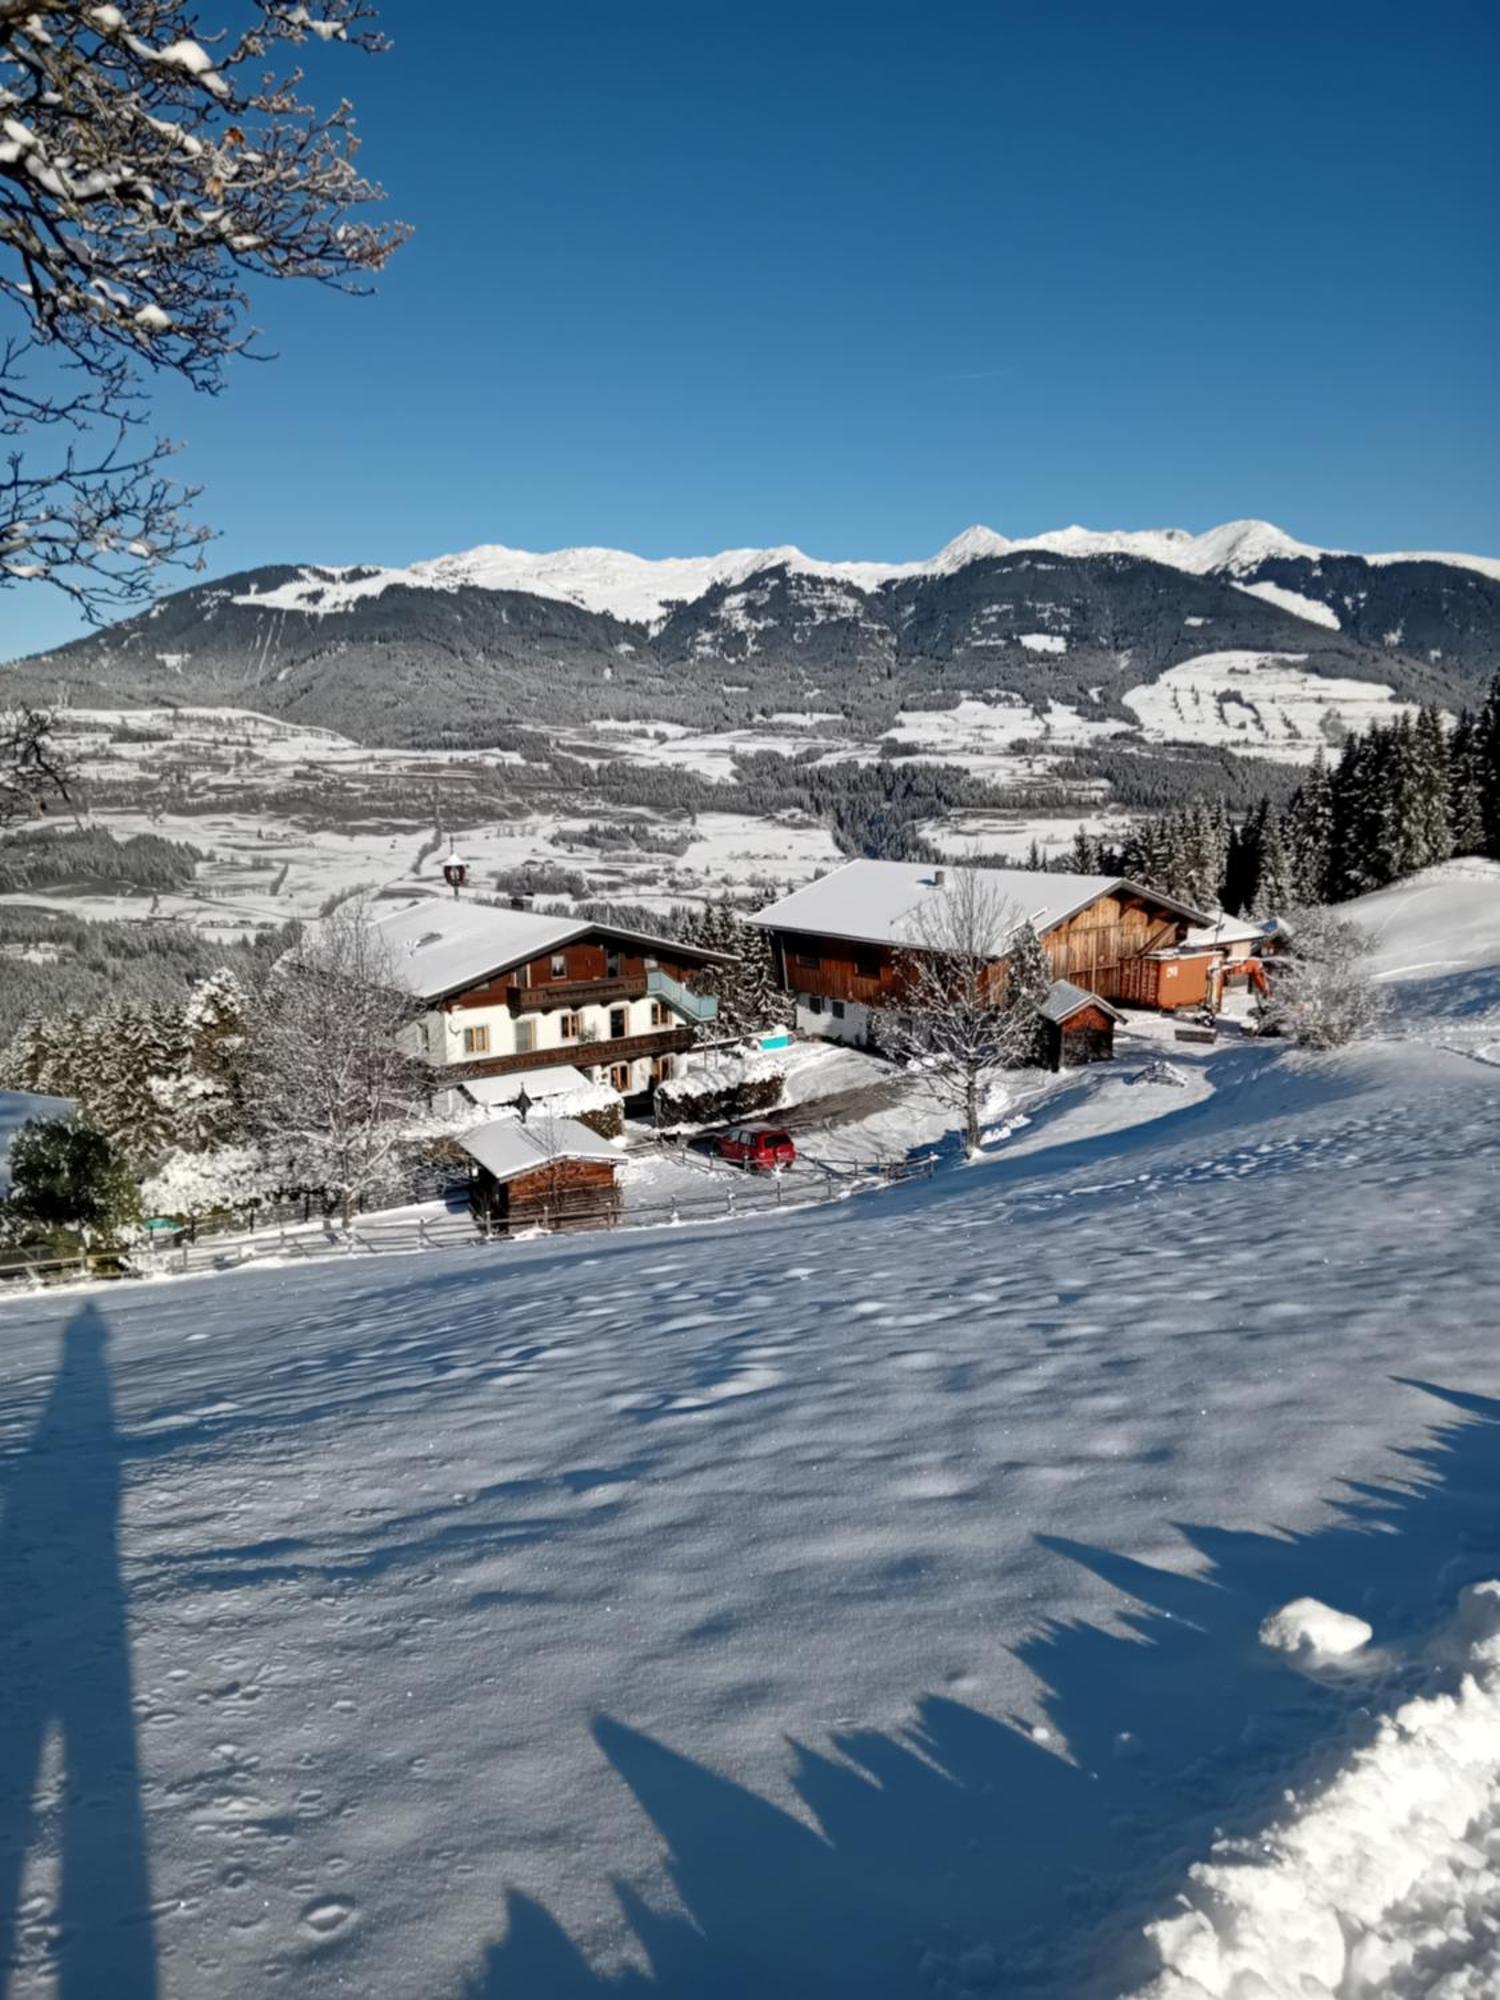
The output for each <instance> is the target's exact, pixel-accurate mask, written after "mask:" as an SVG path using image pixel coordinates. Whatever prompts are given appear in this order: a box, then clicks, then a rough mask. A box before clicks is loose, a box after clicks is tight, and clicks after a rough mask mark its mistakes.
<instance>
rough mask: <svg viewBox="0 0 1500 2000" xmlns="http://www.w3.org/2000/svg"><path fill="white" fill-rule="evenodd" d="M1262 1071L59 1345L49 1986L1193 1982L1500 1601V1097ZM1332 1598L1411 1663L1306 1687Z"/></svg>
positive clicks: (1326, 1667)
mask: <svg viewBox="0 0 1500 2000" xmlns="http://www.w3.org/2000/svg"><path fill="white" fill-rule="evenodd" d="M1413 955H1414V956H1415V954H1413ZM1454 976H1460V977H1469V976H1471V974H1470V973H1469V972H1464V973H1462V974H1458V975H1454ZM1491 983H1492V995H1491V997H1492V999H1493V1000H1494V1001H1495V1002H1496V1003H1497V1011H1500V992H1495V991H1494V990H1493V987H1494V981H1493V977H1492V982H1491ZM1214 1076H1215V1079H1216V1084H1215V1088H1214V1089H1213V1090H1212V1091H1211V1093H1210V1094H1207V1095H1200V1096H1198V1097H1195V1098H1192V1099H1191V1101H1188V1102H1182V1103H1178V1102H1176V1101H1175V1100H1177V1099H1179V1098H1181V1097H1184V1096H1186V1095H1187V1093H1174V1092H1169V1091H1162V1092H1161V1093H1160V1097H1161V1102H1162V1104H1163V1105H1164V1106H1166V1107H1167V1108H1165V1109H1162V1110H1161V1111H1160V1114H1159V1115H1157V1116H1155V1117H1153V1118H1152V1119H1151V1120H1150V1122H1148V1123H1142V1124H1137V1125H1134V1126H1131V1127H1130V1128H1129V1129H1127V1130H1119V1129H1111V1130H1092V1129H1090V1128H1089V1125H1088V1121H1087V1119H1086V1118H1080V1119H1079V1121H1078V1122H1077V1123H1076V1124H1075V1125H1074V1126H1070V1124H1069V1122H1068V1121H1069V1117H1070V1116H1071V1115H1072V1114H1070V1113H1068V1112H1067V1111H1066V1110H1065V1111H1063V1112H1062V1113H1060V1114H1059V1115H1058V1120H1057V1123H1056V1124H1055V1126H1054V1127H1053V1128H1052V1129H1051V1131H1050V1132H1049V1133H1046V1134H1044V1137H1045V1138H1046V1141H1047V1143H1045V1144H1042V1143H1041V1141H1040V1140H1039V1139H1038V1136H1037V1129H1033V1130H1032V1131H1030V1132H1028V1133H1027V1134H1026V1135H1025V1137H1026V1139H1027V1142H1028V1145H1029V1146H1030V1148H1031V1149H1030V1150H1027V1151H1020V1150H1017V1151H1016V1152H1015V1153H1014V1154H1012V1155H1010V1156H1007V1155H1006V1154H1005V1153H1004V1152H1003V1151H1002V1152H1001V1153H1000V1154H998V1155H997V1156H996V1157H995V1158H994V1159H993V1160H991V1161H990V1162H989V1163H987V1164H983V1165H980V1166H976V1167H973V1168H969V1169H963V1168H958V1169H954V1170H950V1171H946V1172H943V1173H941V1174H939V1175H938V1176H937V1178H936V1179H934V1180H933V1181H932V1182H930V1183H921V1184H915V1185H912V1186H909V1187H906V1188H902V1189H898V1190H894V1191H891V1192H889V1193H886V1194H881V1195H879V1196H873V1197H868V1198H861V1199H856V1200H852V1201H850V1202H847V1203H844V1204H839V1205H835V1206H834V1207H831V1208H828V1209H824V1210H822V1211H820V1212H817V1213H810V1214H803V1215H788V1216H783V1217H777V1218H770V1219H767V1220H765V1221H763V1222H762V1221H757V1222H754V1223H745V1224H739V1225H736V1226H715V1227H701V1228H700V1227H688V1228H682V1229H677V1230H662V1231H656V1232H647V1233H642V1234H641V1235H639V1236H636V1237H634V1238H626V1237H621V1238H616V1239H612V1240H610V1241H607V1242H600V1241H597V1240H589V1241H581V1242H580V1241H578V1240H573V1241H570V1242H567V1243H555V1242H553V1243H548V1242H543V1243H537V1244H532V1245H523V1246H516V1247H513V1248H509V1249H501V1250H483V1249H475V1250H472V1251H469V1250H465V1251H453V1252H442V1253H437V1254H430V1255H426V1256H420V1257H407V1258H384V1259H371V1260H367V1261H366V1260H361V1261H359V1262H358V1263H357V1264H351V1265H349V1266H344V1265H339V1264H336V1263H330V1264H327V1265H319V1266H313V1267H303V1268H299V1269H296V1270H264V1269H263V1270H258V1271H251V1272H246V1273H243V1274H239V1275H236V1276H231V1277H226V1278H213V1279H198V1280H194V1279H185V1280H181V1281H177V1282H166V1283H160V1284H156V1285H152V1286H149V1287H148V1286H145V1285H140V1286H133V1287H129V1288H126V1287H121V1288H119V1289H118V1290H104V1291H95V1292H92V1293H89V1294H87V1295H85V1294H81V1293H80V1294H74V1295H71V1296H70V1295H63V1294H59V1295H57V1296H53V1297H46V1298H41V1299H30V1300H24V1301H16V1302H11V1303H8V1304H3V1305H0V1706H3V1710H4V1715H3V1721H4V1727H3V1730H0V1966H4V1965H6V1964H7V1963H8V1964H9V1966H10V1972H9V1982H8V1985H7V1984H6V1980H5V1975H4V1973H0V1991H4V1992H7V1993H8V1994H10V1995H14V1996H26V2000H34V1996H40V1995H43V1994H47V1995H51V1994H52V1993H53V1992H54V1991H56V1990H57V1982H58V1979H59V1976H60V1975H61V1976H62V1978H63V1981H64V1983H63V1985H62V1991H63V1992H65V1993H74V1992H76V1993H79V1994H83V1993H90V1992H99V1993H105V1992H108V1993H109V1994H111V1995H112V1996H116V2000H134V1997H135V1996H137V1995H148V1994H150V1995H155V1994H160V1995H162V1996H164V2000H203V1996H217V1995H221V1994H222V1995H235V1996H242V1995H244V1996H261V1995H271V1994H275V1993H278V1992H280V1993H296V1994H297V1995H299V1996H303V1995H306V1996H311V2000H322V1996H325V1995H334V1994H339V1995H347V1994H351V1993H352V1994H361V1995H364V1994H368V1995H381V1996H383V1995H391V1996H401V1997H404V1996H409V1995H416V1994H420V1995H423V1996H436V2000H448V1996H451V2000H586V1996H592V1995H622V1994H623V1995H639V1996H650V1995H664V1996H671V2000H689V1996H692V2000H698V1996H703V1995H707V1994H713V1995H715V1996H730V2000H751V1996H755V2000H764V1996H768V1995H771V1994H776V1995H779V1996H782V1995H784V1996H792V1997H793V2000H801V1996H807V2000H814V1996H817V2000H826V1996H829V1995H843V1994H848V1995H851V1996H852V1995H859V1996H861V2000H908V1996H928V1995H930V1996H937V1995H947V1996H950V2000H951V1996H957V1995H960V1994H966V1993H967V1994H973V1995H980V1994H988V1993H992V1992H1000V1991H1004V1992H1017V1991H1021V1992H1026V1993H1034V1994H1038V1995H1050V1996H1068V2000H1074V1996H1093V1995H1098V1996H1103V1995H1112V1994H1120V1993H1125V1992H1130V1991H1133V1990H1136V1989H1137V1988H1140V1987H1144V1985H1145V1984H1146V1983H1147V1982H1148V1981H1150V1980H1151V1979H1152V1978H1153V1977H1154V1976H1158V1975H1160V1976H1165V1975H1161V1974H1160V1966H1161V1960H1160V1954H1159V1948H1158V1945H1157V1944H1155V1943H1153V1942H1152V1938H1153V1937H1157V1936H1159V1934H1158V1933H1152V1936H1150V1937H1148V1935H1147V1926H1148V1925H1149V1924H1151V1923H1153V1922H1154V1921H1155V1920H1158V1919H1161V1918H1162V1917H1164V1916H1167V1915H1170V1913H1171V1912H1172V1911H1173V1909H1174V1908H1175V1907H1176V1902H1177V1898H1178V1895H1179V1892H1182V1891H1184V1890H1187V1889H1188V1888H1189V1885H1190V1880H1191V1879H1192V1878H1190V1872H1189V1871H1190V1869H1191V1868H1192V1867H1193V1865H1194V1864H1197V1863H1202V1862H1204V1861H1205V1860H1206V1859H1207V1858H1208V1857H1209V1856H1210V1854H1211V1852H1212V1850H1213V1848H1214V1843H1215V1840H1216V1838H1218V1837H1219V1836H1220V1835H1222V1834H1225V1833H1228V1834H1231V1835H1233V1836H1234V1837H1236V1838H1239V1839H1248V1840H1252V1841H1253V1840H1254V1839H1255V1838H1256V1837H1257V1835H1258V1834H1259V1832H1260V1831H1261V1829H1263V1828H1265V1827H1267V1826H1269V1825H1270V1824H1271V1823H1272V1822H1273V1821H1275V1820H1276V1819H1277V1818H1278V1817H1282V1818H1284V1816H1285V1815H1286V1813H1287V1810H1288V1807H1287V1801H1286V1796H1285V1794H1286V1792H1287V1790H1288V1788H1292V1789H1294V1790H1297V1791H1298V1793H1299V1795H1301V1794H1302V1793H1303V1792H1304V1791H1308V1792H1310V1791H1315V1790H1316V1789H1317V1788H1318V1787H1319V1786H1320V1785H1322V1784H1324V1783H1326V1782H1331V1781H1333V1780H1334V1779H1335V1778H1336V1776H1337V1774H1338V1773H1339V1772H1340V1771H1341V1770H1343V1769H1345V1768H1346V1767H1347V1766H1348V1765H1349V1763H1350V1760H1351V1759H1354V1758H1357V1757H1358V1756H1359V1755H1360V1754H1361V1752H1362V1750H1364V1749H1366V1748H1368V1746H1369V1745H1370V1744H1371V1743H1372V1742H1375V1741H1376V1739H1377V1738H1378V1733H1379V1730H1380V1728H1381V1726H1382V1724H1381V1718H1382V1716H1384V1715H1386V1714H1388V1713H1389V1712H1391V1711H1393V1710H1394V1709H1396V1708H1397V1707H1398V1706H1399V1704H1401V1703H1403V1702H1404V1703H1408V1704H1409V1703H1410V1702H1411V1701H1413V1700H1417V1699H1421V1698H1424V1697H1427V1696H1436V1695H1437V1694H1440V1693H1442V1692H1443V1691H1444V1689H1447V1688H1449V1687H1450V1686H1453V1685H1456V1674H1457V1668H1456V1667H1454V1666H1452V1665H1451V1664H1450V1663H1449V1662H1448V1660H1447V1656H1446V1655H1444V1654H1442V1653H1441V1652H1440V1651H1434V1650H1432V1648H1431V1647H1430V1645H1429V1641H1430V1640H1431V1638H1432V1635H1433V1634H1434V1633H1435V1632H1437V1631H1438V1630H1439V1628H1440V1627H1441V1626H1442V1624H1443V1622H1444V1621H1445V1620H1446V1619H1448V1618H1449V1616H1450V1615H1451V1612H1452V1607H1453V1604H1454V1601H1455V1598H1456V1596H1457V1593H1458V1592H1459V1591H1460V1589H1461V1588H1462V1587H1463V1586H1464V1585H1465V1584H1468V1583H1473V1582H1477V1581H1480V1580H1482V1579H1484V1578H1485V1577H1488V1576H1491V1575H1494V1574H1495V1573H1497V1572H1500V1349H1497V1344H1496V1326H1495V1319H1494V1301H1495V1300H1496V1299H1497V1298H1500V1231H1497V1230H1496V1229H1495V1227H1494V1215H1495V1212H1496V1197H1497V1194H1500V1073H1497V1072H1495V1071H1492V1070H1490V1069H1487V1068H1486V1067H1485V1066H1484V1065H1482V1064H1477V1063H1474V1062H1471V1061H1467V1060H1463V1059H1461V1058H1460V1057H1459V1056H1457V1055H1454V1054H1452V1053H1450V1052H1447V1051H1445V1050H1443V1049H1441V1048H1436V1047H1432V1046H1430V1045H1428V1044H1426V1043H1424V1042H1421V1041H1418V1040H1397V1041H1391V1042H1386V1043H1380V1044H1374V1045H1371V1046H1368V1047H1365V1048H1361V1049H1358V1050H1354V1051H1349V1052H1345V1053H1343V1054H1341V1055H1338V1056H1329V1057H1319V1058H1310V1057H1304V1056H1299V1055H1298V1054H1296V1053H1295V1052H1293V1051H1290V1050H1287V1049H1284V1048H1270V1047H1266V1048H1256V1047H1254V1046H1251V1047H1248V1048H1246V1049H1245V1050H1243V1051H1232V1052H1228V1053H1226V1054H1225V1055H1224V1056H1223V1057H1220V1058H1216V1059H1215V1064H1214ZM1135 1088H1136V1089H1137V1090H1139V1089H1140V1088H1142V1087H1140V1086H1137V1087H1135ZM1131 1089H1132V1087H1131V1086H1129V1085H1128V1084H1127V1083H1126V1082H1125V1080H1124V1078H1123V1077H1122V1076H1114V1075H1111V1076H1108V1077H1105V1078H1103V1079H1102V1080H1101V1081H1100V1082H1099V1083H1098V1084H1097V1085H1096V1086H1094V1090H1095V1094H1096V1096H1097V1097H1098V1102H1099V1105H1100V1106H1101V1107H1102V1106H1105V1104H1106V1099H1107V1096H1108V1093H1111V1092H1127V1093H1128V1092H1130V1091H1131ZM1080 1102H1082V1100H1080ZM1091 1115H1092V1114H1091ZM1098 1115H1099V1116H1100V1117H1103V1115H1104V1113H1103V1111H1102V1110H1101V1111H1100V1112H1099V1114H1098ZM1038 1125H1039V1127H1040V1121H1038ZM1303 1598H1314V1599H1317V1600H1319V1601H1320V1602H1322V1603H1325V1604H1327V1605H1329V1606H1331V1607H1333V1608H1335V1609H1337V1610H1339V1611H1342V1612H1345V1613H1349V1614H1353V1615H1355V1616H1357V1617H1358V1618H1360V1619H1363V1620H1364V1621H1366V1622H1367V1623H1368V1624H1369V1625H1370V1626H1371V1628H1372V1630H1373V1638H1372V1640H1371V1642H1370V1643H1369V1645H1367V1646H1365V1647H1362V1648H1360V1649H1358V1650H1356V1651H1355V1652H1353V1653H1351V1654H1349V1655H1348V1656H1346V1657H1343V1658H1341V1659H1339V1660H1337V1661H1336V1662H1323V1663H1319V1661H1317V1660H1316V1659H1314V1660H1312V1661H1309V1660H1306V1659H1303V1658H1300V1657H1294V1656H1291V1655H1282V1654H1273V1653H1271V1652H1269V1651H1268V1649H1267V1648H1266V1647H1265V1646H1264V1645H1262V1644H1261V1643H1260V1640H1259V1639H1258V1637H1257V1634H1258V1632H1259V1630H1260V1627H1261V1624H1262V1622H1263V1621H1264V1620H1265V1619H1266V1618H1267V1616H1268V1614H1269V1613H1271V1612H1273V1611H1275V1610H1276V1609H1277V1607H1279V1606H1282V1605H1285V1604H1287V1603H1289V1602H1293V1601H1295V1600H1299V1599H1303ZM1408 1900H1409V1904H1410V1907H1411V1908H1412V1909H1413V1910H1416V1911H1418V1912H1421V1911H1424V1910H1426V1909H1428V1907H1429V1905H1428V1904H1427V1903H1426V1902H1424V1901H1423V1899H1422V1897H1421V1896H1419V1895H1415V1894H1413V1896H1412V1897H1410V1898H1409V1899H1408ZM1413 1921H1414V1922H1415V1921H1417V1918H1413ZM1163 1990H1164V1991H1166V1990H1170V1991H1171V1992H1172V1993H1173V1994H1177V1993H1183V1994H1186V1993H1189V1992H1192V1991H1193V1990H1194V1989H1193V1988H1191V1987H1189V1986H1173V1987H1171V1988H1170V1989H1167V1988H1164V1989H1163ZM1202 1990H1205V1991H1206V1990H1208V1989H1207V1988H1206V1987H1205V1988H1203V1989H1202ZM1214 1990H1220V1989H1214ZM1222 1990H1224V1991H1228V1990H1230V1989H1229V1988H1227V1987H1226V1988H1224V1989H1222ZM1245 1990H1246V1991H1250V1990H1252V1989H1250V1988H1248V1987H1247V1988H1246V1989H1245ZM1253 1990H1254V1991H1256V1992H1257V1993H1259V1992H1260V1991H1261V1989H1260V1988H1259V1987H1256V1988H1254V1989H1253ZM1280 1990H1281V1989H1280V1988H1276V1987H1273V1986H1269V1985H1268V1986H1267V1988H1266V1991H1268V1992H1279V1991H1280ZM1316 1990H1318V1991H1322V1990H1323V1989H1321V1988H1319V1989H1316ZM1327 1990H1328V1991H1329V1992H1338V1993H1339V1994H1340V2000H1343V1993H1344V1989H1342V1988H1338V1987H1329V1988H1328V1989H1327ZM1347 1990H1348V1991H1349V1992H1351V1993H1352V1992H1353V1991H1355V1990H1356V1989H1354V1988H1352V1987H1351V1988H1349V1989H1347ZM1359 1990H1363V1989H1359ZM1399 1990H1400V1991H1401V1992H1403V1993H1405V1992H1407V1991H1408V1990H1409V1991H1411V1992H1413V1993H1415V1992H1418V1991H1422V1992H1426V1991H1429V1990H1431V1991H1432V1992H1434V1993H1435V1992H1437V1991H1438V1990H1439V1989H1438V1988H1437V1987H1435V1986H1433V1987H1431V1988H1430V1989H1429V1988H1428V1987H1425V1986H1417V1985H1413V1986H1411V1987H1410V1988H1409V1989H1408V1988H1407V1987H1402V1988H1400V1989H1399ZM1442 1990H1444V1991H1446V1990H1447V1989H1442ZM1452 1990H1453V1992H1454V1993H1455V1994H1457V1993H1468V1992H1469V1991H1471V1990H1472V1991H1475V1992H1477V1991H1478V1990H1480V1989H1479V1988H1478V1987H1474V1988H1472V1989H1471V1988H1468V1987H1454V1988H1453V1989H1452Z"/></svg>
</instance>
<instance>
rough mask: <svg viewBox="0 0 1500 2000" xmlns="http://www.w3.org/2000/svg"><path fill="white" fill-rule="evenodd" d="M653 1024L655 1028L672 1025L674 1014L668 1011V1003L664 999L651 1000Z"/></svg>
mask: <svg viewBox="0 0 1500 2000" xmlns="http://www.w3.org/2000/svg"><path fill="white" fill-rule="evenodd" d="M651 1025H652V1027H653V1028H670V1027H671V1025H672V1016H671V1015H670V1014H669V1013H668V1012H667V1005H666V1002H665V1001H664V1000H653V1001H652V1002H651Z"/></svg>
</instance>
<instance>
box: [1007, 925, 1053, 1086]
mask: <svg viewBox="0 0 1500 2000" xmlns="http://www.w3.org/2000/svg"><path fill="white" fill-rule="evenodd" d="M1051 991H1052V961H1051V960H1050V959H1049V958H1048V956H1047V953H1046V950H1045V949H1044V947H1043V945H1042V941H1041V939H1040V938H1039V937H1038V936H1037V934H1036V928H1035V926H1034V925H1033V924H1031V923H1030V922H1029V921H1028V922H1026V923H1023V924H1021V925H1020V926H1019V927H1018V929H1017V930H1016V931H1015V932H1014V933H1013V935H1012V937H1011V940H1010V947H1009V950H1008V952H1007V955H1006V961H1005V1006H1006V1011H1007V1013H1008V1014H1009V1015H1010V1017H1011V1021H1012V1024H1013V1026H1012V1033H1011V1047H1012V1056H1011V1060H1012V1062H1013V1063H1014V1064H1015V1065H1016V1067H1017V1068H1022V1069H1029V1068H1032V1067H1033V1066H1034V1065H1036V1064H1038V1063H1040V1062H1042V1061H1043V1060H1044V1059H1045V1058H1044V1051H1043V1023H1042V1014H1041V1010H1042V1008H1043V1007H1044V1006H1045V1005H1046V1003H1047V995H1048V994H1049V993H1050V992H1051Z"/></svg>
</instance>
